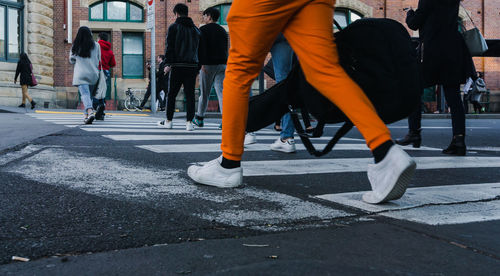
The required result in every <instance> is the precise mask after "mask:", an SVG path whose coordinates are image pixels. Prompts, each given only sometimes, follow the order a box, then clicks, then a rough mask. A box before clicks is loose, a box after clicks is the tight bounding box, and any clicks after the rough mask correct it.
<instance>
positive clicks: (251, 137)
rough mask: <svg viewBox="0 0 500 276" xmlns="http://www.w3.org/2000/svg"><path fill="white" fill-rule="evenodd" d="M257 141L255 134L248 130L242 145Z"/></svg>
mask: <svg viewBox="0 0 500 276" xmlns="http://www.w3.org/2000/svg"><path fill="white" fill-rule="evenodd" d="M255 143H257V136H255V133H253V132H249V133H247V134H246V135H245V143H244V145H245V146H246V145H251V144H255Z"/></svg>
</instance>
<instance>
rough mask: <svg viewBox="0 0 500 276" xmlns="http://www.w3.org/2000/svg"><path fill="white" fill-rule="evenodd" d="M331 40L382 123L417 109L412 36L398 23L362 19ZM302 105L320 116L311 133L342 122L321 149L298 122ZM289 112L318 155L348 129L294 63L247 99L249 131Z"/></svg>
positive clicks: (419, 87) (349, 125)
mask: <svg viewBox="0 0 500 276" xmlns="http://www.w3.org/2000/svg"><path fill="white" fill-rule="evenodd" d="M335 41H336V44H337V48H338V53H339V58H340V64H341V66H342V67H343V68H344V70H345V71H346V72H347V74H349V76H350V77H351V78H352V79H353V80H354V81H355V82H356V83H357V84H358V85H359V86H360V87H361V88H362V89H363V91H364V92H365V93H366V95H367V96H368V98H369V99H370V100H371V101H372V103H373V105H374V106H375V108H376V110H377V113H378V115H379V116H380V117H381V119H382V120H383V121H384V122H385V123H386V124H389V123H393V122H396V121H399V120H401V119H404V118H406V117H408V115H409V114H410V113H411V112H412V111H413V110H415V109H416V108H417V106H418V105H419V104H420V95H421V92H422V85H421V78H420V69H419V66H420V65H419V62H418V57H417V52H416V49H415V47H414V45H413V43H412V41H411V38H410V36H409V34H408V32H407V30H406V29H405V28H404V27H403V26H402V25H401V24H400V23H399V22H397V21H394V20H391V19H360V20H357V21H355V22H353V23H352V24H350V25H349V26H347V27H346V28H345V29H343V30H341V31H339V32H337V33H336V34H335ZM338 93H349V91H338ZM301 107H302V108H306V109H307V110H308V111H309V112H310V113H311V114H312V115H313V116H314V117H315V118H316V119H317V120H318V126H319V127H318V126H317V130H316V132H315V135H313V136H316V137H317V136H320V135H321V134H322V127H323V125H324V124H325V123H340V122H345V124H344V126H343V127H342V128H341V129H340V130H339V131H338V132H337V134H336V135H335V137H334V138H333V139H332V140H331V141H330V143H329V144H328V145H327V147H326V148H325V149H324V150H323V151H321V152H319V151H316V150H315V149H314V147H313V146H312V144H311V142H310V141H309V136H308V135H307V134H305V132H304V130H303V128H302V126H301V124H300V121H299V119H298V115H297V113H296V112H295V110H296V109H298V108H301ZM289 111H291V114H292V119H293V121H294V125H295V128H296V130H297V133H298V134H299V136H300V138H301V139H302V142H303V143H304V145H305V146H306V148H307V149H308V151H309V152H310V153H311V154H313V155H316V156H321V155H324V154H326V153H328V152H329V151H330V150H331V149H332V148H333V146H334V145H335V144H336V143H337V141H338V140H340V138H341V137H342V136H344V135H345V134H346V133H347V132H348V131H349V130H350V129H351V128H352V123H351V122H350V121H349V120H348V119H347V117H346V116H345V115H344V114H343V113H342V112H341V111H340V109H338V108H337V107H336V106H335V105H334V104H333V103H331V102H330V101H329V100H328V99H327V98H326V97H324V96H323V95H321V94H320V93H319V92H318V91H317V90H316V89H314V88H313V87H312V86H311V85H310V84H309V83H307V81H306V79H305V76H304V73H303V72H302V69H301V68H300V66H299V65H298V64H296V65H295V66H294V68H293V69H292V71H291V72H290V74H289V75H288V77H287V79H286V80H284V81H282V82H280V83H278V84H276V85H274V86H273V87H271V88H269V89H268V90H266V91H265V92H264V93H262V94H260V95H257V96H254V97H251V98H250V105H249V113H248V122H247V131H248V132H252V131H257V130H259V129H262V128H264V127H267V126H268V125H270V124H272V123H273V122H275V121H276V120H277V119H279V118H281V117H282V116H283V115H284V114H285V113H286V112H289Z"/></svg>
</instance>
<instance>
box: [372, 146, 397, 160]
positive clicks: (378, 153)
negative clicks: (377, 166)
mask: <svg viewBox="0 0 500 276" xmlns="http://www.w3.org/2000/svg"><path fill="white" fill-rule="evenodd" d="M392 146H394V142H393V141H392V140H389V141H387V142H385V143H383V144H382V145H380V146H378V147H376V148H375V149H374V150H373V157H374V158H375V163H378V162H380V161H382V160H383V159H384V158H385V156H386V155H387V152H389V149H391V147H392Z"/></svg>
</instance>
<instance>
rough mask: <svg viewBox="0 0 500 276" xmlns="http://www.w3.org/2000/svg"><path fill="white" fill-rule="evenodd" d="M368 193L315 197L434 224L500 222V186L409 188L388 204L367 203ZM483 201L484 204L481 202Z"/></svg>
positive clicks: (395, 216)
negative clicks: (366, 196) (365, 196)
mask: <svg viewBox="0 0 500 276" xmlns="http://www.w3.org/2000/svg"><path fill="white" fill-rule="evenodd" d="M363 193H365V192H354V193H341V194H327V195H318V196H314V197H315V198H320V199H323V200H327V201H331V202H335V203H339V204H342V205H346V206H350V207H354V208H357V209H361V210H364V211H367V212H371V213H372V212H373V213H379V214H381V215H383V216H387V217H392V218H396V219H403V220H409V221H414V222H419V223H425V224H430V225H440V224H458V223H470V222H478V221H489V220H498V219H500V183H488V184H468V185H449V186H433V187H422V188H409V189H408V190H407V191H406V194H405V195H404V196H403V197H402V198H401V199H400V200H395V201H391V202H389V203H386V204H380V205H372V204H367V203H364V202H363V201H362V200H361V196H362V195H363ZM479 201H482V202H479Z"/></svg>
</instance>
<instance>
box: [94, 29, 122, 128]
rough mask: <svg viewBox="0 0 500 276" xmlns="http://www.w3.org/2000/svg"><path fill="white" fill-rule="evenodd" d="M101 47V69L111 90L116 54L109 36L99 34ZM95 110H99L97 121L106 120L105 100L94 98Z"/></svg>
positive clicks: (96, 116)
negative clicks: (111, 71)
mask: <svg viewBox="0 0 500 276" xmlns="http://www.w3.org/2000/svg"><path fill="white" fill-rule="evenodd" d="M97 43H99V45H100V46H101V64H100V65H99V69H101V66H102V70H103V71H104V75H105V76H106V86H107V87H108V89H111V73H110V71H109V70H110V68H112V67H115V66H116V61H115V54H114V53H113V50H111V43H110V42H109V35H108V34H107V33H99V41H98V42H97ZM92 102H93V106H94V109H95V110H97V112H96V114H95V119H96V120H104V110H105V109H106V102H105V100H104V99H100V100H98V99H96V98H92Z"/></svg>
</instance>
